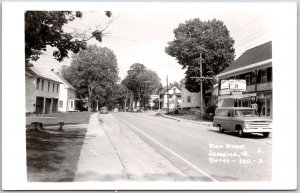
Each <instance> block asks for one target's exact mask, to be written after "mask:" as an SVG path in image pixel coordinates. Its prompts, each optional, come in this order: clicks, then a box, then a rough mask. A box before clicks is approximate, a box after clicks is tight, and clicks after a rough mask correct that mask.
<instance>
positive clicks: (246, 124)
mask: <svg viewBox="0 0 300 193" xmlns="http://www.w3.org/2000/svg"><path fill="white" fill-rule="evenodd" d="M213 125H214V126H215V127H218V128H219V131H220V132H221V133H223V132H224V130H228V131H234V132H237V133H238V136H239V137H243V135H244V133H262V134H263V136H264V137H268V136H269V135H270V132H272V127H273V126H272V119H270V118H266V117H259V116H258V115H257V112H256V110H255V109H254V108H248V107H222V108H217V109H216V114H215V116H214V118H213Z"/></svg>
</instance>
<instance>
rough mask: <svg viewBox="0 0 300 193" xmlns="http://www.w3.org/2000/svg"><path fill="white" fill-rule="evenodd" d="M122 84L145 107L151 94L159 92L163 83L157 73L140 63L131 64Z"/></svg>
mask: <svg viewBox="0 0 300 193" xmlns="http://www.w3.org/2000/svg"><path fill="white" fill-rule="evenodd" d="M122 84H123V85H125V86H126V88H127V89H128V90H130V92H131V93H132V94H133V100H134V101H136V102H137V101H139V102H141V103H142V104H143V106H144V107H145V106H146V105H147V104H146V103H147V101H149V99H150V95H151V94H157V92H158V89H159V88H160V85H161V84H160V78H159V77H158V75H157V73H156V72H155V71H152V70H150V69H147V68H146V67H145V66H144V65H143V64H140V63H135V64H133V65H131V66H130V69H129V70H128V71H127V76H126V77H125V78H124V79H123V81H122Z"/></svg>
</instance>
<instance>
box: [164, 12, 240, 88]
mask: <svg viewBox="0 0 300 193" xmlns="http://www.w3.org/2000/svg"><path fill="white" fill-rule="evenodd" d="M174 34H175V39H174V40H173V41H171V42H168V46H167V47H166V49H165V51H166V53H167V54H169V55H170V56H172V57H175V58H176V59H177V61H178V63H179V64H180V65H181V66H182V68H183V69H186V72H185V74H186V76H185V79H186V84H185V86H186V89H188V90H189V91H190V92H199V90H200V88H199V82H200V81H199V80H197V79H192V78H191V77H199V76H200V71H199V57H200V53H202V66H203V67H202V70H203V73H202V75H203V76H208V77H213V76H215V75H217V74H218V73H220V72H221V71H223V70H224V69H225V68H226V67H228V66H229V64H230V63H231V62H232V61H233V59H234V48H233V44H234V40H233V39H232V37H230V35H229V31H228V30H227V27H226V26H225V25H224V23H223V22H222V21H219V20H216V19H213V20H211V21H201V20H200V19H199V18H196V19H192V20H188V21H186V22H185V23H181V24H179V26H178V27H177V28H176V29H174ZM203 82H204V84H203V85H204V89H209V88H211V86H212V84H211V83H212V81H211V80H205V81H203Z"/></svg>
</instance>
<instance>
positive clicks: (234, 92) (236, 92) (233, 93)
mask: <svg viewBox="0 0 300 193" xmlns="http://www.w3.org/2000/svg"><path fill="white" fill-rule="evenodd" d="M231 94H232V95H242V94H243V93H242V92H239V91H232V92H231Z"/></svg>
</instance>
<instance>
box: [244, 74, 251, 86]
mask: <svg viewBox="0 0 300 193" xmlns="http://www.w3.org/2000/svg"><path fill="white" fill-rule="evenodd" d="M245 79H246V85H250V74H247V75H246V76H245Z"/></svg>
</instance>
